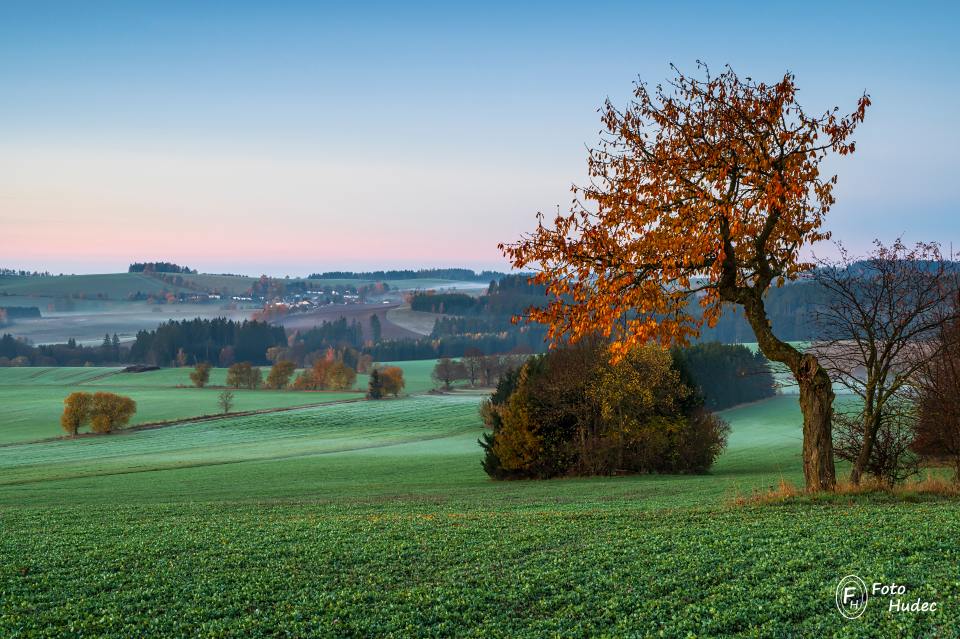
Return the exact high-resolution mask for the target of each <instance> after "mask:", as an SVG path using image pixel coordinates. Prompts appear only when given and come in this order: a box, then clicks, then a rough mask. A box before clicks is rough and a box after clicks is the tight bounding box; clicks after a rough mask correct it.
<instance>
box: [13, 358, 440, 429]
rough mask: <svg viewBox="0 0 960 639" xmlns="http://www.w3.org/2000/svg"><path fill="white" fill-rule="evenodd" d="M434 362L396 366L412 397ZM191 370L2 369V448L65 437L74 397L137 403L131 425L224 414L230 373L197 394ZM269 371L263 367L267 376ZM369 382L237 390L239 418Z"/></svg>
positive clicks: (426, 385) (214, 374)
mask: <svg viewBox="0 0 960 639" xmlns="http://www.w3.org/2000/svg"><path fill="white" fill-rule="evenodd" d="M434 363H435V362H434V361H433V360H424V361H415V362H397V363H396V364H397V365H398V366H400V367H401V368H403V369H404V378H405V380H406V384H407V386H406V392H407V393H421V392H424V391H427V390H429V389H430V388H432V387H433V383H432V381H431V380H430V371H431V370H432V369H433V366H434ZM191 370H192V369H190V368H165V369H161V370H158V371H150V372H146V373H123V372H120V369H118V368H97V367H90V368H32V367H24V368H0V406H4V410H3V419H2V421H0V445H4V444H10V443H14V442H25V441H33V440H38V439H46V438H49V437H58V436H60V435H63V430H62V429H61V428H60V421H59V420H60V413H61V412H62V411H63V399H64V398H65V397H66V396H67V395H69V394H70V393H72V392H74V391H82V392H88V393H95V392H97V391H106V392H110V393H118V394H121V395H127V396H129V397H131V398H132V399H134V400H135V401H136V402H137V413H136V415H135V416H134V418H133V420H132V421H131V422H130V423H131V425H138V424H147V423H153V422H159V421H168V420H178V419H186V418H190V417H197V416H201V415H210V414H215V413H219V412H220V408H219V405H218V404H217V397H218V395H219V393H220V391H221V390H223V389H222V388H218V387H222V386H223V385H224V384H225V383H226V377H227V369H225V368H214V369H212V370H211V371H210V386H208V387H207V388H194V387H193V385H192V383H191V382H190V371H191ZM268 370H269V369H268V368H267V367H264V376H266V373H267V371H268ZM367 380H368V378H367V376H366V375H358V376H357V383H356V385H355V387H354V389H355V390H353V391H344V392H334V391H310V392H304V391H275V390H235V391H234V395H235V399H234V407H233V410H234V412H246V411H254V410H266V409H273V408H289V407H292V406H303V405H308V404H318V403H326V402H336V401H343V400H350V399H359V398H361V397H362V391H363V390H364V389H366V386H367Z"/></svg>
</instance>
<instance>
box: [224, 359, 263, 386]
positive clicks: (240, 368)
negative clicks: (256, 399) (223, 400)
mask: <svg viewBox="0 0 960 639" xmlns="http://www.w3.org/2000/svg"><path fill="white" fill-rule="evenodd" d="M261 383H263V372H262V371H261V370H260V369H259V368H256V367H254V366H252V365H251V364H250V362H240V363H238V364H234V365H232V366H231V367H230V368H229V369H228V370H227V386H230V387H232V388H249V389H251V390H253V389H255V388H257V387H259V386H260V384H261Z"/></svg>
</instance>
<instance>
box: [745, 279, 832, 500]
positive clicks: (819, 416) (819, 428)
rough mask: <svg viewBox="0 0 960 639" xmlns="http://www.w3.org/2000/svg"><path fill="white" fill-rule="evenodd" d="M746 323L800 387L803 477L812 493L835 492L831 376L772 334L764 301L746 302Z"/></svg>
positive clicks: (812, 358) (765, 350)
mask: <svg viewBox="0 0 960 639" xmlns="http://www.w3.org/2000/svg"><path fill="white" fill-rule="evenodd" d="M742 303H743V305H744V310H745V311H746V316H747V320H748V321H749V322H750V326H751V328H753V332H754V334H755V335H756V337H757V343H758V345H759V346H760V351H761V352H762V353H763V355H764V356H765V357H766V358H767V359H769V360H771V361H774V362H780V363H782V364H785V365H786V366H787V367H788V368H789V369H790V372H791V373H793V377H794V379H796V380H797V383H798V384H799V386H800V411H801V412H802V413H803V477H804V481H805V483H806V489H807V490H808V491H810V492H816V491H821V490H833V488H834V486H835V485H836V483H837V471H836V468H835V467H834V464H833V423H832V422H833V385H832V384H831V382H830V376H829V375H827V371H826V370H825V369H824V368H823V366H821V365H820V362H818V361H817V358H816V357H815V356H814V355H813V354H811V353H800V351H798V350H797V349H795V348H794V347H793V346H791V345H790V344H788V343H787V342H784V341H782V340H780V339H779V338H778V337H777V336H776V335H774V334H773V330H772V329H771V327H770V321H769V320H768V319H767V313H766V309H765V308H764V306H763V299H762V298H760V297H748V298H746V299H745V300H743V302H742Z"/></svg>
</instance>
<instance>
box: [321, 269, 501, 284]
mask: <svg viewBox="0 0 960 639" xmlns="http://www.w3.org/2000/svg"><path fill="white" fill-rule="evenodd" d="M504 275H506V273H501V272H499V271H480V272H476V271H474V270H472V269H468V268H423V269H418V270H416V271H414V270H412V269H406V270H390V271H365V272H355V271H327V272H325V273H313V274H311V275H309V276H307V277H308V279H311V280H330V279H333V280H376V281H380V282H382V281H387V280H422V279H432V280H451V281H454V282H484V283H489V282H491V281H499V280H500V279H501V278H503V276H504Z"/></svg>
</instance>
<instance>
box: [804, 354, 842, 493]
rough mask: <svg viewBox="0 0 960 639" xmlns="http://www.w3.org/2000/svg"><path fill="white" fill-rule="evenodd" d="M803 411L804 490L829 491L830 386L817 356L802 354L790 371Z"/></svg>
mask: <svg viewBox="0 0 960 639" xmlns="http://www.w3.org/2000/svg"><path fill="white" fill-rule="evenodd" d="M794 375H795V376H796V378H797V382H798V383H799V384H800V411H801V412H802V413H803V477H804V480H805V481H806V486H807V490H809V491H818V490H833V487H834V486H835V485H836V483H837V471H836V468H835V467H834V465H833V423H832V421H833V419H832V418H833V385H832V384H831V383H830V376H829V375H827V372H826V371H825V370H824V369H823V367H822V366H820V363H819V362H818V361H817V358H816V357H814V356H813V355H810V354H804V355H803V356H801V358H800V366H799V367H798V370H796V371H795V372H794Z"/></svg>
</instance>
